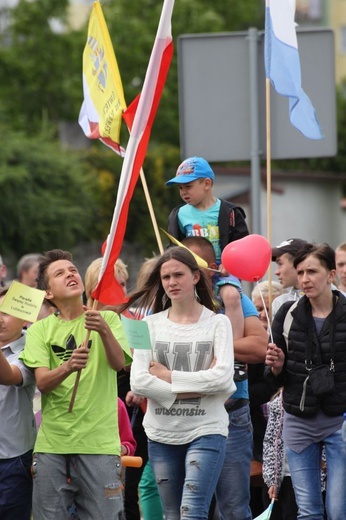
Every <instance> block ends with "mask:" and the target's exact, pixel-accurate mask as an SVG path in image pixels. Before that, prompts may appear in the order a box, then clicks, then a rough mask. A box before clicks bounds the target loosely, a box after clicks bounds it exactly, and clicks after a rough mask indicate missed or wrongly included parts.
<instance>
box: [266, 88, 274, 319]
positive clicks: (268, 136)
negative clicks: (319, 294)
mask: <svg viewBox="0 0 346 520" xmlns="http://www.w3.org/2000/svg"><path fill="white" fill-rule="evenodd" d="M266 139H267V143H266V152H267V239H268V242H269V244H271V243H272V227H271V222H272V206H271V192H272V176H271V124H270V78H266ZM272 279H273V275H272V263H271V261H270V262H269V267H268V300H269V322H270V324H271V321H272V310H271V308H272Z"/></svg>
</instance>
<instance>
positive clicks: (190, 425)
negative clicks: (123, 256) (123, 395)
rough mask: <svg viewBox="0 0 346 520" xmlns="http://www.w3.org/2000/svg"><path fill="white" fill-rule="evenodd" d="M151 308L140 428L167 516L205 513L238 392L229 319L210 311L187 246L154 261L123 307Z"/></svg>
mask: <svg viewBox="0 0 346 520" xmlns="http://www.w3.org/2000/svg"><path fill="white" fill-rule="evenodd" d="M134 302H136V303H137V305H138V307H140V308H142V309H143V308H145V309H151V310H152V314H150V315H149V316H147V317H146V318H144V319H145V321H146V322H147V323H148V327H149V334H150V340H151V347H152V348H151V350H136V351H135V353H134V358H133V364H132V368H131V388H132V391H133V393H134V394H135V395H134V396H133V401H134V402H135V403H137V404H138V402H140V401H141V399H142V398H145V397H146V398H147V400H148V408H147V412H146V415H145V418H144V422H143V424H144V428H145V431H146V434H147V436H148V439H149V459H150V462H151V464H152V467H153V470H154V474H155V477H156V481H157V484H158V489H159V493H160V496H161V499H162V502H163V508H164V513H165V519H166V520H179V519H180V518H184V519H189V518H191V519H192V518H199V519H200V520H202V519H207V518H208V511H209V505H210V502H211V498H212V496H213V493H214V491H215V487H216V484H217V481H218V477H219V474H220V471H221V468H222V464H223V460H224V455H225V447H226V438H227V434H228V415H227V412H226V411H225V408H224V402H225V400H226V399H227V398H228V397H229V396H230V395H231V394H232V393H233V392H234V391H235V384H234V382H233V372H234V363H233V362H234V357H233V338H232V328H231V324H230V321H229V320H228V318H226V317H225V316H224V315H221V314H215V312H214V304H213V298H212V288H211V285H210V283H209V281H208V279H207V278H206V277H205V276H204V274H203V272H202V271H201V270H200V268H199V267H198V265H197V263H196V260H195V258H194V257H193V255H192V254H191V253H190V252H189V251H188V250H187V249H185V248H182V247H172V248H170V249H168V250H167V251H166V252H165V253H164V254H163V255H162V256H161V257H160V258H159V259H158V261H157V262H156V264H155V266H154V268H153V271H152V273H151V274H150V276H149V278H148V279H147V282H146V283H145V285H144V286H143V287H142V288H141V289H139V290H138V291H137V292H136V293H134V294H133V295H132V296H130V298H129V301H128V303H127V306H132V305H133V303H134Z"/></svg>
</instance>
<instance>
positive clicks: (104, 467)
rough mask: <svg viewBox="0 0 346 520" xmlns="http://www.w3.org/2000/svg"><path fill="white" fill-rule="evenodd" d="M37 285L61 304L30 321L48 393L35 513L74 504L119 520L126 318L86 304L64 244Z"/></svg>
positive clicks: (31, 362) (51, 516)
mask: <svg viewBox="0 0 346 520" xmlns="http://www.w3.org/2000/svg"><path fill="white" fill-rule="evenodd" d="M38 288H39V289H43V290H45V291H46V296H45V297H46V299H47V300H50V301H51V302H52V303H53V304H54V305H55V306H56V307H57V312H56V313H55V314H52V315H51V316H48V317H47V318H44V319H42V320H40V321H38V322H37V323H34V324H33V325H32V326H31V327H30V328H29V330H28V333H27V339H26V343H25V349H24V352H23V354H22V359H23V360H24V362H25V364H26V365H28V366H30V367H32V368H34V369H35V376H36V382H37V386H38V388H39V390H40V391H41V393H42V422H41V426H40V429H39V433H38V436H37V442H36V444H35V448H34V460H33V476H34V493H33V513H34V518H35V520H63V519H64V520H65V519H66V516H67V511H69V510H70V508H71V507H72V505H73V504H75V505H76V507H77V509H78V512H79V515H80V517H81V518H83V519H84V520H99V519H100V518H107V520H116V519H118V517H119V514H120V513H121V512H122V510H123V505H122V493H121V489H122V488H121V482H120V467H121V463H120V439H119V431H118V422H117V377H116V371H118V370H120V369H121V368H122V367H123V366H124V365H125V363H126V362H129V361H130V359H131V357H130V350H129V347H128V345H127V341H126V338H125V334H124V331H123V328H122V325H121V322H120V320H119V317H118V315H117V314H116V313H114V312H111V311H97V310H93V309H89V308H87V307H85V306H83V302H82V295H83V291H84V286H83V283H82V280H81V277H80V274H79V272H78V270H77V268H76V267H75V265H74V264H73V263H72V256H71V254H70V253H68V252H66V251H61V250H59V249H55V250H52V251H48V252H47V253H45V255H44V256H43V258H42V260H41V262H40V266H39V274H38ZM86 329H87V330H89V331H90V341H89V343H88V345H84V340H85V336H86ZM78 347H79V348H78ZM79 370H81V377H80V382H79V387H78V393H77V396H76V400H75V403H74V408H73V411H72V413H69V404H70V400H71V395H72V390H73V387H74V383H75V380H76V374H77V372H78V371H79Z"/></svg>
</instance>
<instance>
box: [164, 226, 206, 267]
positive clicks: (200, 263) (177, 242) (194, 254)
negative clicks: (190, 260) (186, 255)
mask: <svg viewBox="0 0 346 520" xmlns="http://www.w3.org/2000/svg"><path fill="white" fill-rule="evenodd" d="M161 230H162V231H163V232H164V233H166V235H167V236H168V238H169V239H170V241H171V242H173V244H175V245H177V246H180V247H185V249H187V250H188V251H190V253H191V254H192V255H193V256H194V257H195V260H196V262H197V264H198V266H199V267H203V268H204V269H208V264H207V262H206V261H205V260H203V258H201V257H200V256H198V255H196V253H194V252H193V251H191V249H189V248H188V247H186V246H184V244H182V243H181V242H179V240H177V239H176V238H174V237H173V236H172V235H170V234H169V233H167V231H165V230H164V229H162V228H161Z"/></svg>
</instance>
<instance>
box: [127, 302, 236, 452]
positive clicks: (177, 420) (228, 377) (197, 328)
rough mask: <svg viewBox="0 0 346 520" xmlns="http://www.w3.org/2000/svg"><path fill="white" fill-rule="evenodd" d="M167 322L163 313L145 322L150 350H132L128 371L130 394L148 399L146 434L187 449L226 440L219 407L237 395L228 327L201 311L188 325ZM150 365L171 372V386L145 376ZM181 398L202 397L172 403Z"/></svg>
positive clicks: (217, 316)
mask: <svg viewBox="0 0 346 520" xmlns="http://www.w3.org/2000/svg"><path fill="white" fill-rule="evenodd" d="M167 316H168V310H166V311H163V312H160V313H158V314H153V315H151V316H147V317H146V318H145V321H146V322H147V323H148V326H149V333H150V339H151V345H152V350H136V351H135V353H134V357H133V363H132V367H131V388H132V390H133V392H134V393H135V394H137V395H142V396H145V397H147V398H148V408H147V412H146V414H145V418H144V422H143V425H144V428H145V431H146V434H147V436H148V438H149V439H151V440H154V441H157V442H162V443H165V444H186V443H188V442H191V441H192V440H194V439H196V438H198V437H200V436H202V435H209V434H220V435H223V436H225V437H227V435H228V414H227V412H226V411H225V408H224V402H225V400H226V399H227V398H228V397H229V396H230V395H231V394H232V393H233V392H234V391H235V390H236V386H235V384H234V382H233V374H234V354H233V337H232V328H231V325H230V321H229V319H228V318H227V317H226V316H224V315H222V314H214V313H213V312H212V311H210V310H209V309H207V308H205V307H204V308H203V311H202V314H201V317H200V319H199V321H198V322H197V323H193V324H187V325H185V324H184V325H181V324H178V323H174V322H172V321H171V320H170V319H169V318H168V317H167ZM214 358H216V364H215V366H214V367H213V368H209V367H210V365H211V363H212V361H213V359H214ZM152 360H154V361H158V362H159V363H162V364H163V365H165V366H166V367H167V368H168V369H169V370H172V383H167V382H165V381H163V380H161V379H159V378H157V377H156V376H152V375H151V374H150V373H149V363H150V361H152ZM186 392H194V393H199V394H202V395H203V396H202V397H199V398H194V399H185V400H180V399H177V394H181V393H186Z"/></svg>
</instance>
